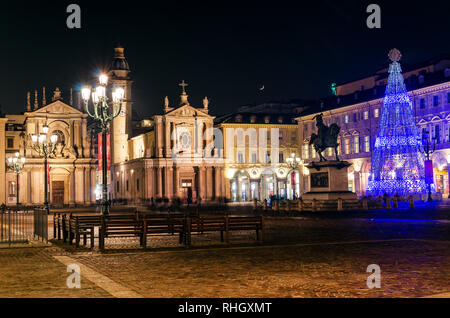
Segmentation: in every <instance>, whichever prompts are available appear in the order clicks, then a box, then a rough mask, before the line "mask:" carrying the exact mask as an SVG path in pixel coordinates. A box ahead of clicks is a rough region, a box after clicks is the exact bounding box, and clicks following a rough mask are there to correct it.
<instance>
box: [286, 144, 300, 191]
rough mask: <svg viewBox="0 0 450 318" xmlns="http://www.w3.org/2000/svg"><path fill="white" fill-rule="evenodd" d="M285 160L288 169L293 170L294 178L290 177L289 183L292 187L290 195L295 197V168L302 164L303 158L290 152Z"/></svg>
mask: <svg viewBox="0 0 450 318" xmlns="http://www.w3.org/2000/svg"><path fill="white" fill-rule="evenodd" d="M286 162H287V164H288V166H289V168H290V169H291V170H290V171H294V178H293V179H291V183H292V188H293V194H292V197H293V198H294V197H295V186H296V184H295V170H297V168H298V167H299V166H300V165H302V164H303V160H302V159H300V158H299V157H296V156H295V153H294V152H293V153H291V156H290V157H289V158H286Z"/></svg>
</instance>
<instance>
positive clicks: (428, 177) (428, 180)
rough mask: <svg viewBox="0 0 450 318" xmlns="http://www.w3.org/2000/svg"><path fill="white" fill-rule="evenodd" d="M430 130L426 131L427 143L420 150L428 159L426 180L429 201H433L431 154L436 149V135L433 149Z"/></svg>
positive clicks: (426, 161)
mask: <svg viewBox="0 0 450 318" xmlns="http://www.w3.org/2000/svg"><path fill="white" fill-rule="evenodd" d="M428 134H429V132H428V130H426V131H425V134H424V137H423V139H426V140H425V145H423V146H422V148H423V149H420V147H419V151H420V152H422V153H423V154H425V157H426V159H427V160H425V181H426V183H427V186H428V199H427V202H433V199H432V198H431V184H432V183H433V161H432V160H431V159H430V156H431V155H432V154H433V152H434V151H435V150H436V137H433V138H432V139H433V143H432V147H433V150H431V144H430V139H429V138H428Z"/></svg>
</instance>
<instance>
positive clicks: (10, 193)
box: [8, 181, 16, 197]
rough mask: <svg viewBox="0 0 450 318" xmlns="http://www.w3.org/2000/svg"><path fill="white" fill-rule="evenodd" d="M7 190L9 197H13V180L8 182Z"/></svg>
mask: <svg viewBox="0 0 450 318" xmlns="http://www.w3.org/2000/svg"><path fill="white" fill-rule="evenodd" d="M8 190H9V196H10V197H14V196H15V195H16V182H15V181H9V182H8Z"/></svg>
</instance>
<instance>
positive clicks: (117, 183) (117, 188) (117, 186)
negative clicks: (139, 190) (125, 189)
mask: <svg viewBox="0 0 450 318" xmlns="http://www.w3.org/2000/svg"><path fill="white" fill-rule="evenodd" d="M116 192H119V181H117V182H116Z"/></svg>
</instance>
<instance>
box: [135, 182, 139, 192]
mask: <svg viewBox="0 0 450 318" xmlns="http://www.w3.org/2000/svg"><path fill="white" fill-rule="evenodd" d="M136 191H138V192H139V179H136Z"/></svg>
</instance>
